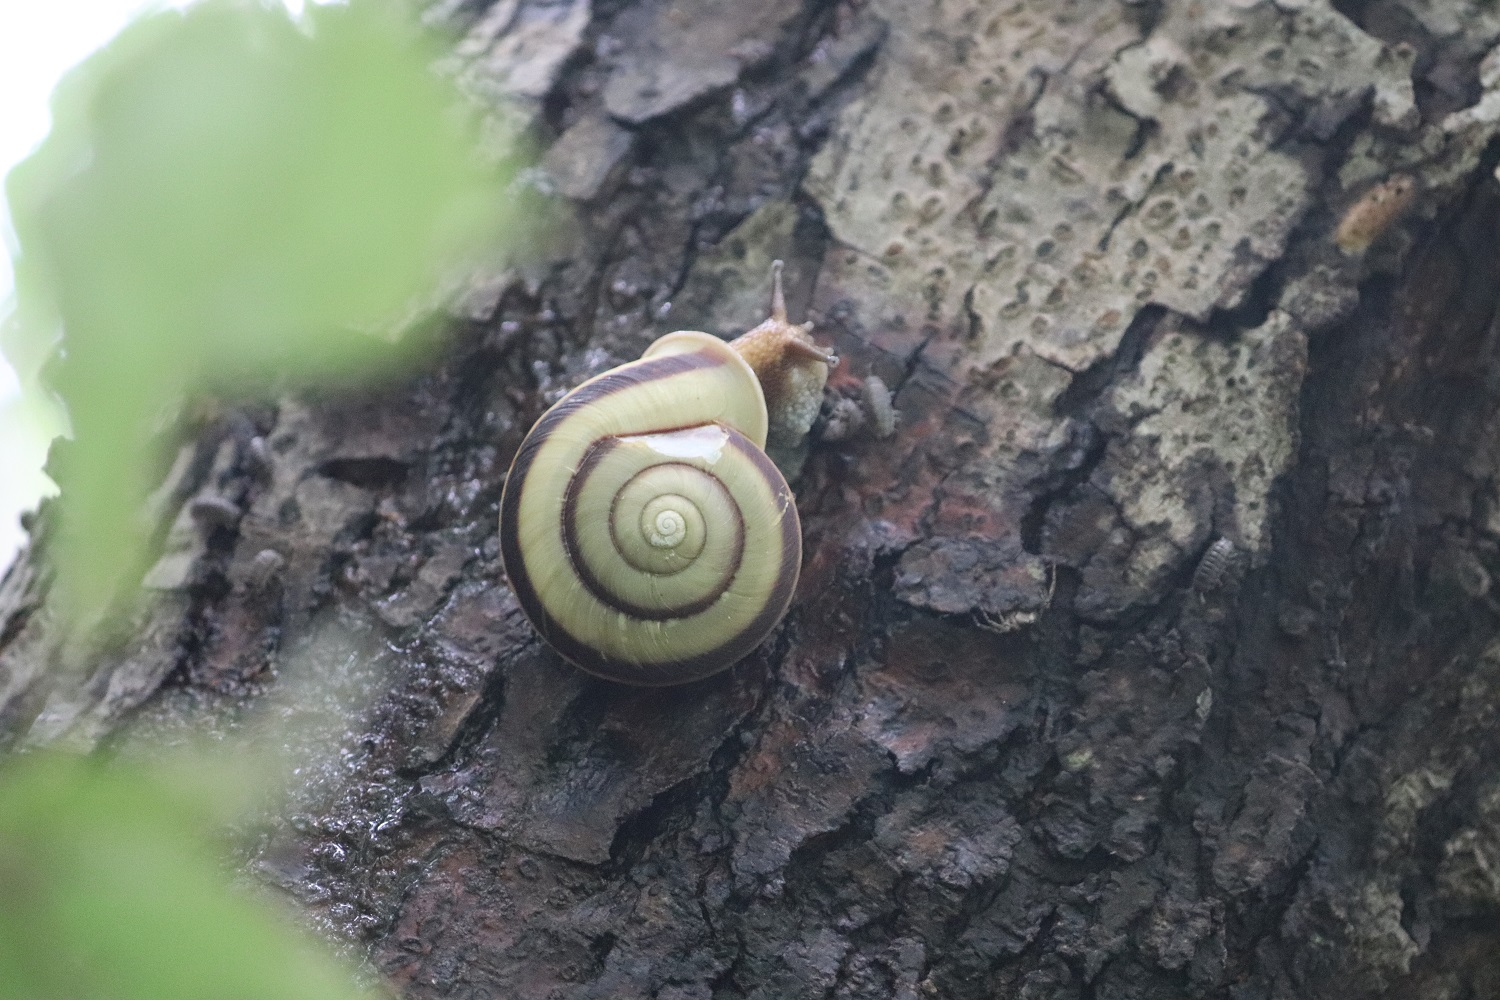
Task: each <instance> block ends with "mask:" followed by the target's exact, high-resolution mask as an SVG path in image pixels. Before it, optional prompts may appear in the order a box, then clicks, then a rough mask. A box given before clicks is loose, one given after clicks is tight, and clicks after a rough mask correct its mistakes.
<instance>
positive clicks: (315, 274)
mask: <svg viewBox="0 0 1500 1000" xmlns="http://www.w3.org/2000/svg"><path fill="white" fill-rule="evenodd" d="M403 12H404V8H403V7H400V6H397V5H393V4H386V3H380V2H376V0H365V2H360V0H355V2H354V3H351V4H349V5H347V6H310V7H309V8H308V10H307V13H306V15H305V17H304V18H303V19H302V20H301V21H294V20H293V19H292V18H291V17H290V16H289V15H288V14H287V13H286V12H285V11H284V9H283V8H282V7H281V6H280V5H279V4H273V3H255V2H249V0H245V2H235V0H205V2H203V3H200V4H198V5H197V6H194V7H191V8H189V9H188V10H186V11H183V12H176V11H173V12H161V13H157V14H153V15H151V16H149V17H146V18H143V19H141V20H138V21H136V22H135V23H133V24H132V25H130V26H129V27H128V28H126V30H125V31H124V32H122V33H121V34H120V35H119V36H118V37H117V38H116V39H115V40H114V41H113V42H111V43H110V44H109V45H108V46H107V47H106V48H104V49H102V50H100V51H99V52H98V53H96V54H95V55H94V56H92V57H90V58H89V59H88V60H86V61H85V62H84V63H82V64H81V65H79V66H78V67H77V68H76V69H74V70H73V71H72V72H71V73H69V74H68V75H67V76H66V77H65V78H64V80H63V81H62V83H61V84H59V86H58V88H57V91H56V92H55V94H54V95H53V128H52V132H51V134H50V135H49V137H48V138H47V140H46V142H45V143H44V144H43V145H42V146H41V147H40V148H39V149H38V150H37V152H36V153H35V154H34V155H32V156H31V157H30V158H29V159H27V160H26V161H24V162H22V163H21V164H19V165H17V166H16V168H15V169H14V170H13V171H12V172H11V174H10V176H9V177H8V178H7V195H8V198H9V202H10V207H11V216H12V220H13V223H14V228H15V233H16V237H17V242H18V245H19V256H18V259H17V262H16V286H17V288H16V294H17V302H18V312H17V324H18V326H19V331H18V332H19V336H17V333H16V332H15V331H13V332H12V333H11V334H10V335H9V336H8V338H7V340H8V341H9V342H8V344H7V351H8V352H11V353H14V354H16V355H20V356H22V357H24V358H26V359H34V358H35V357H36V356H37V354H38V353H39V352H40V351H42V350H44V349H46V348H47V347H49V346H50V345H52V344H53V343H54V342H55V341H56V339H57V337H58V333H59V331H61V337H62V339H61V351H60V357H59V359H58V360H57V361H56V362H55V364H54V365H53V366H52V367H51V369H50V370H49V380H50V382H51V383H52V384H53V385H54V386H55V388H56V389H57V390H58V392H59V393H60V394H61V396H62V398H63V401H64V403H65V404H66V406H67V409H68V414H69V418H70V421H71V424H72V428H73V433H74V436H75V439H76V447H74V448H72V449H70V450H69V451H70V454H69V456H68V459H67V461H66V463H65V464H64V466H63V467H62V468H58V469H54V470H51V471H53V472H54V473H55V476H56V478H57V479H58V481H59V486H60V487H61V488H62V492H63V498H62V507H61V515H60V519H61V524H60V531H59V536H58V550H57V553H56V554H57V557H58V559H59V569H60V574H61V580H60V582H61V583H62V584H64V588H65V594H64V596H65V597H71V598H73V604H74V605H75V606H76V607H79V608H81V609H83V610H87V611H94V610H97V609H98V607H99V606H100V605H101V604H102V603H103V602H105V601H106V600H107V599H108V598H109V596H110V595H111V594H112V593H113V592H114V591H115V589H116V588H117V586H118V584H119V583H121V582H124V581H126V580H132V581H133V579H136V578H138V574H139V572H140V571H141V570H142V569H143V568H144V567H143V566H142V565H141V560H142V559H143V556H144V553H143V551H142V542H143V537H144V532H143V526H142V525H140V524H138V523H137V520H136V518H137V511H138V509H139V505H140V501H141V499H142V498H143V497H144V496H145V493H146V492H147V490H148V488H149V486H150V485H151V484H149V483H148V482H147V481H146V479H147V476H146V474H145V472H144V471H143V470H146V469H148V468H150V467H151V466H152V465H153V462H152V460H151V457H150V455H149V453H148V447H149V442H150V441H151V439H152V436H153V434H154V433H155V432H156V431H158V430H159V429H160V427H161V425H162V423H163V421H164V419H169V418H170V417H171V416H172V409H173V407H174V406H175V405H176V404H177V403H178V402H179V401H181V400H182V399H184V398H191V397H192V396H195V395H201V394H210V393H211V394H213V395H215V396H217V397H220V398H228V399H236V398H243V397H246V396H250V395H254V394H257V393H264V392H266V391H268V390H269V389H270V388H272V387H273V386H285V385H288V384H306V383H308V382H315V381H318V380H322V379H326V378H328V377H330V376H332V375H335V374H340V373H345V372H349V371H351V370H356V369H357V366H359V365H361V364H367V363H370V362H372V361H383V360H385V359H388V358H389V356H390V355H391V353H392V350H391V345H390V343H389V338H390V336H391V334H392V331H394V329H395V328H396V326H397V324H398V321H399V319H400V316H401V313H402V311H403V310H410V309H411V308H412V306H413V305H414V303H416V302H417V301H419V300H420V299H421V298H422V297H423V296H424V295H430V294H431V292H432V289H433V288H434V285H435V282H436V280H437V279H438V278H439V277H440V276H442V275H445V274H451V273H452V272H453V270H454V269H455V268H456V267H458V266H460V265H462V264H463V263H464V262H465V261H468V260H471V259H472V258H473V257H474V256H475V255H476V254H477V253H479V252H481V251H482V250H483V248H484V247H485V245H486V243H487V242H490V241H492V240H493V239H494V237H495V235H496V234H497V232H498V230H499V227H500V225H501V223H502V221H503V213H502V210H501V209H502V197H501V192H502V190H503V181H504V178H503V177H502V176H500V171H499V170H497V169H495V168H494V167H493V166H487V165H485V164H484V163H483V162H482V161H481V160H480V158H479V156H478V153H477V151H476V150H477V146H476V143H475V141H474V137H473V134H472V132H471V130H470V129H469V127H468V125H469V124H470V123H469V122H468V121H467V120H466V119H465V117H464V115H463V110H464V109H463V107H462V105H461V103H460V100H459V98H458V95H457V92H456V90H455V89H454V88H453V87H451V86H450V85H449V84H448V83H446V82H444V81H442V80H440V79H439V78H438V77H436V76H435V75H434V74H433V73H431V72H430V71H429V69H428V67H429V65H430V63H431V62H432V61H433V59H434V57H435V52H434V50H433V49H432V48H430V47H429V46H428V45H427V44H425V43H424V42H423V41H422V39H421V38H420V36H419V35H418V34H416V33H415V31H414V30H413V29H412V28H411V27H410V25H409V22H408V21H407V20H406V19H405V18H404V16H402V14H403ZM377 334H378V335H379V336H377ZM382 338H385V339H382Z"/></svg>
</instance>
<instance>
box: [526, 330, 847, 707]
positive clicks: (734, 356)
mask: <svg viewBox="0 0 1500 1000" xmlns="http://www.w3.org/2000/svg"><path fill="white" fill-rule="evenodd" d="M799 329H800V328H799ZM794 350H799V349H794ZM831 360H832V359H831V358H830V357H829V356H828V355H827V354H826V353H820V363H821V364H825V365H826V364H827V363H829V362H830V361H831ZM825 377H826V369H825ZM820 388H821V387H820ZM770 419H771V418H770V415H769V414H768V411H767V406H766V393H765V391H764V389H763V388H762V384H761V381H760V379H759V378H757V375H756V372H755V369H754V368H752V366H751V362H749V361H747V360H746V358H745V357H744V356H743V354H742V352H741V351H740V350H738V349H736V347H734V346H731V345H730V344H727V343H725V342H724V341H722V340H720V339H718V338H717V337H714V336H712V335H710V334H707V333H699V332H696V331H678V332H676V333H669V334H667V335H666V336H664V337H662V338H660V339H659V340H657V341H656V342H655V343H653V344H652V345H651V346H650V347H649V348H648V349H647V350H646V353H645V354H644V355H643V356H642V357H641V359H640V360H639V361H633V362H630V363H628V364H624V365H621V366H619V367H618V368H613V369H611V370H609V371H607V372H604V373H603V374H601V375H598V376H595V377H594V378H592V379H590V380H588V381H587V382H584V383H583V384H582V385H580V386H579V387H578V388H576V389H574V390H573V391H572V392H570V393H569V394H568V395H567V396H565V397H563V399H562V400H560V401H559V402H558V403H557V404H556V405H555V406H553V407H552V409H550V410H548V411H547V412H546V413H545V414H543V416H542V417H541V419H540V420H538V421H537V423H536V425H535V426H534V427H533V428H532V429H531V431H530V433H529V434H527V436H526V439H525V440H524V441H523V442H522V444H521V447H520V449H519V450H518V451H517V453H516V457H515V460H514V462H513V464H512V466H511V470H510V475H509V477H508V478H507V480H506V485H505V491H504V494H503V495H502V497H501V501H500V552H501V558H502V560H503V562H504V564H505V570H506V574H507V575H508V576H509V578H510V582H511V587H512V589H513V590H514V592H515V594H516V598H517V600H518V601H519V602H520V605H521V608H522V610H523V611H524V612H525V613H526V615H527V617H528V618H530V619H531V622H532V623H533V625H535V627H536V629H537V631H538V632H539V633H540V634H541V636H542V638H543V639H545V640H546V641H547V642H548V643H549V644H550V645H551V646H552V647H553V648H555V649H556V650H557V651H558V652H559V653H561V654H562V655H563V656H565V657H566V658H567V659H569V660H571V661H572V662H573V663H575V664H577V665H578V666H579V667H581V668H583V669H584V670H587V671H589V672H590V673H593V674H597V675H599V676H601V677H605V678H607V679H610V680H615V681H620V682H623V683H627V684H639V685H647V686H661V685H668V684H680V683H685V682H687V681H691V680H696V679H698V678H701V677H706V676H708V675H710V674H713V673H716V672H718V671H719V670H722V669H724V668H726V667H728V666H730V665H732V664H733V663H735V662H737V661H738V660H740V659H741V658H743V657H744V656H745V655H746V654H748V653H749V652H750V651H751V650H752V649H754V648H755V647H756V646H757V645H759V644H760V642H761V641H762V640H763V639H765V637H766V636H767V635H768V634H769V633H770V631H771V629H773V628H774V627H775V626H776V624H777V623H778V622H779V621H780V620H781V618H782V617H783V616H784V615H785V613H786V609H787V607H788V605H789V604H790V602H791V598H792V593H793V591H794V590H795V589H796V585H797V577H798V574H799V571H800V568H801V564H802V530H801V524H800V522H799V520H798V517H797V508H796V504H795V500H794V498H793V496H792V491H791V488H790V487H789V486H788V485H787V482H786V479H785V478H784V477H783V476H782V475H781V473H780V471H778V470H777V468H776V466H775V464H774V463H772V461H771V460H770V459H769V458H768V457H767V456H766V454H765V451H764V448H765V444H766V435H767V431H768V427H769V424H770Z"/></svg>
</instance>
